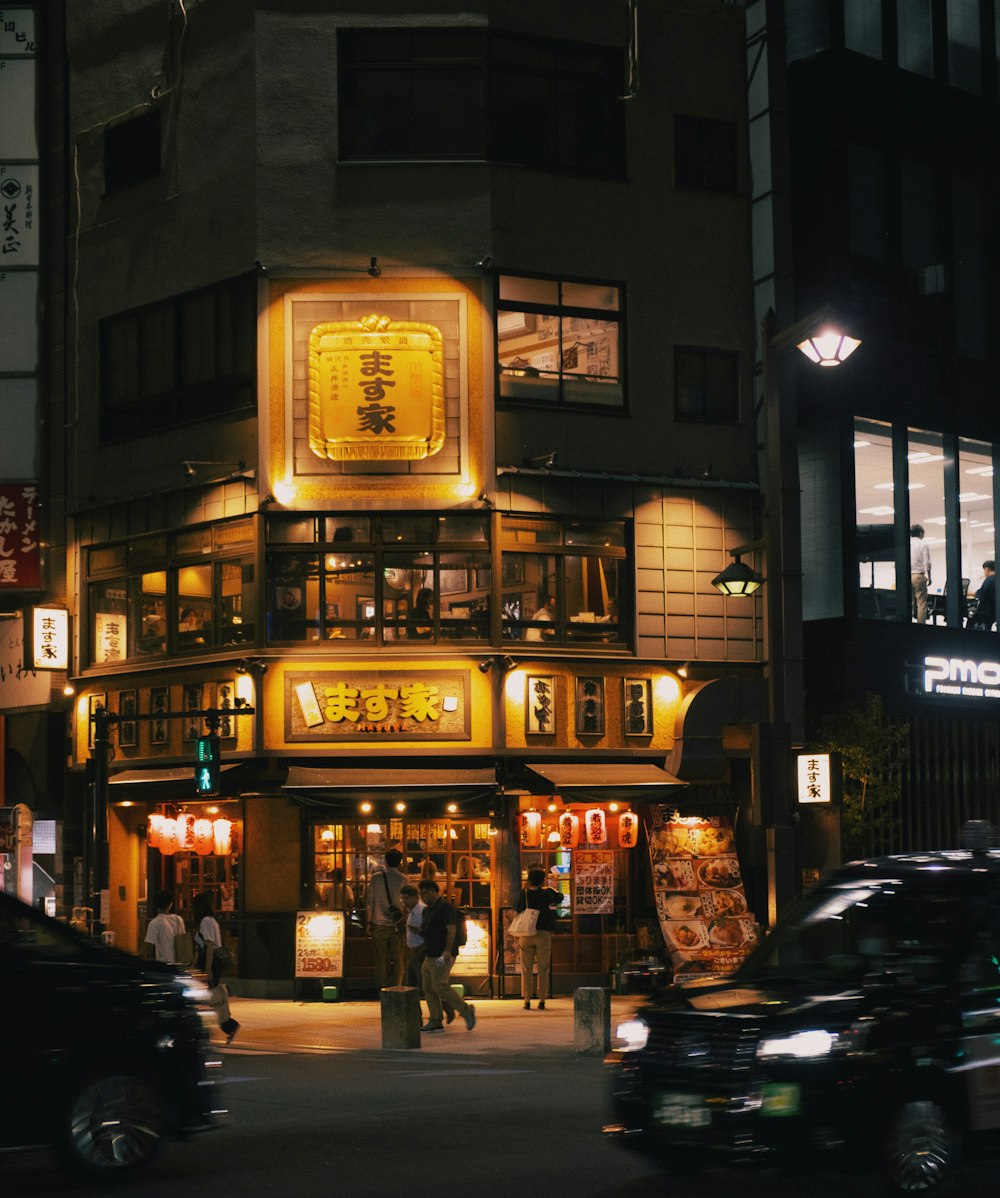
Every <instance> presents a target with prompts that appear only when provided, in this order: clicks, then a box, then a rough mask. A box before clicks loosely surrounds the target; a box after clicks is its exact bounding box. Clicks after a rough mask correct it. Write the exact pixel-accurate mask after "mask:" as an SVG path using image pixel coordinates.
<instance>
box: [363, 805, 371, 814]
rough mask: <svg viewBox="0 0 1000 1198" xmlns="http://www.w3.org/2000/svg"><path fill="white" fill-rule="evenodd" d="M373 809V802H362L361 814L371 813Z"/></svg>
mask: <svg viewBox="0 0 1000 1198" xmlns="http://www.w3.org/2000/svg"><path fill="white" fill-rule="evenodd" d="M371 809H372V805H371V803H362V804H361V814H362V815H369V814H371Z"/></svg>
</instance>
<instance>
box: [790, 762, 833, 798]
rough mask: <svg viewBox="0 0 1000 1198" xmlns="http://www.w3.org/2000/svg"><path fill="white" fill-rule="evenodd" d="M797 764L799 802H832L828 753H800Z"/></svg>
mask: <svg viewBox="0 0 1000 1198" xmlns="http://www.w3.org/2000/svg"><path fill="white" fill-rule="evenodd" d="M796 762H797V765H798V798H799V802H800V803H831V802H833V782H832V775H831V770H830V754H829V753H800V754H799V755H798V757H797V758H796Z"/></svg>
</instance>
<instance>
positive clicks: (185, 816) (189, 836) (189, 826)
mask: <svg viewBox="0 0 1000 1198" xmlns="http://www.w3.org/2000/svg"><path fill="white" fill-rule="evenodd" d="M194 822H195V821H194V816H193V815H192V814H191V813H190V812H188V811H183V812H181V814H180V815H179V816H178V817H177V849H178V851H179V852H182V853H193V852H194Z"/></svg>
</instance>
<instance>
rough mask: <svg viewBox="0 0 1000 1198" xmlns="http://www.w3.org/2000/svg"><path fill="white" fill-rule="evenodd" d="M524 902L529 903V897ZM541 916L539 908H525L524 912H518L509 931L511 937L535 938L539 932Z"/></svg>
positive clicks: (511, 922)
mask: <svg viewBox="0 0 1000 1198" xmlns="http://www.w3.org/2000/svg"><path fill="white" fill-rule="evenodd" d="M524 901H525V902H526V903H527V901H528V898H527V895H525V898H524ZM539 914H540V912H539V911H538V909H537V908H535V907H525V908H524V910H523V911H518V913H517V914H516V915H515V916H514V918H513V919H512V920H511V921H510V926H509V927H508V928H507V931H508V932H509V933H510V934H511V936H519V937H520V936H534V934H535V933H536V932H537V931H538V916H539Z"/></svg>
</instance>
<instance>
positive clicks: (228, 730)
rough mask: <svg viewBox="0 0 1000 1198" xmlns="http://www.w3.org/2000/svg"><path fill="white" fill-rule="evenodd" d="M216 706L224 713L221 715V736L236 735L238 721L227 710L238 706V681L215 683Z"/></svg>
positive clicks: (230, 736)
mask: <svg viewBox="0 0 1000 1198" xmlns="http://www.w3.org/2000/svg"><path fill="white" fill-rule="evenodd" d="M215 706H216V707H217V708H218V709H219V711H220V712H221V713H222V714H221V715H220V716H219V736H220V737H221V738H222V739H223V740H226V739H230V738H232V737H234V736H235V735H236V721H235V720H234V719H233V717H232V716H231V715H226V712H228V711H232V710H233V708H234V707H235V706H236V683H235V681H233V680H229V681H227V682H217V683H216V684H215Z"/></svg>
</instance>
